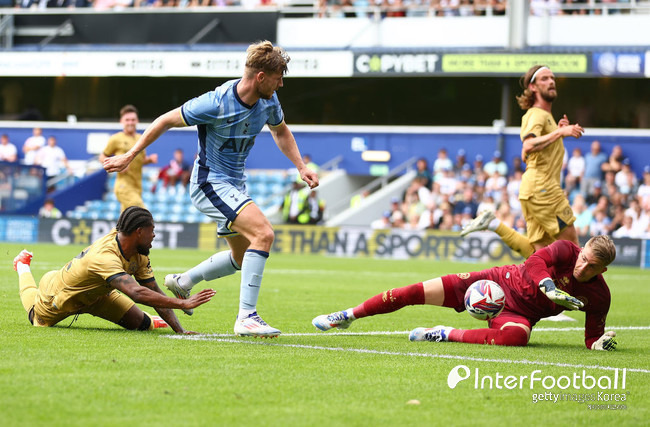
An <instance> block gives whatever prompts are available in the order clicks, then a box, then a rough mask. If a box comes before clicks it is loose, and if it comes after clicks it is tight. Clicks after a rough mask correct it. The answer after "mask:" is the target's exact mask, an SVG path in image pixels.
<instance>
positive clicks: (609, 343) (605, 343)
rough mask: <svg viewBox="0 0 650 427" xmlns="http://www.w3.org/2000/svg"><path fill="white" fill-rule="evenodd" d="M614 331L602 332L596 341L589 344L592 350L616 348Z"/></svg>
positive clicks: (611, 349) (616, 342)
mask: <svg viewBox="0 0 650 427" xmlns="http://www.w3.org/2000/svg"><path fill="white" fill-rule="evenodd" d="M617 344H618V341H616V332H614V331H607V332H605V333H604V334H603V336H602V337H600V338H598V341H596V342H595V343H593V344H592V345H591V349H592V350H604V351H613V350H616V345H617Z"/></svg>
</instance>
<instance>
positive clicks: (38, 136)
mask: <svg viewBox="0 0 650 427" xmlns="http://www.w3.org/2000/svg"><path fill="white" fill-rule="evenodd" d="M44 146H45V137H44V136H43V129H41V128H34V129H32V136H30V137H29V138H27V139H26V140H25V143H24V144H23V154H24V155H25V158H24V160H23V163H24V164H26V165H33V164H34V163H35V162H36V154H37V153H38V150H40V149H41V148H42V147H44Z"/></svg>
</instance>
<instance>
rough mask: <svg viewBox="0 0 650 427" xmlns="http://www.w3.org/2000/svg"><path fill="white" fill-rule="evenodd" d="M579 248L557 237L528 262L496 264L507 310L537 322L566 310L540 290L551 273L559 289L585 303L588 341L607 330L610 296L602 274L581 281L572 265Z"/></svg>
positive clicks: (586, 340)
mask: <svg viewBox="0 0 650 427" xmlns="http://www.w3.org/2000/svg"><path fill="white" fill-rule="evenodd" d="M579 253H580V248H579V247H577V246H576V245H575V244H573V243H572V242H569V241H566V240H558V241H556V242H554V243H553V244H551V245H550V246H547V247H546V248H543V249H540V250H538V251H537V252H535V253H534V254H533V255H531V257H530V258H528V259H527V260H526V262H525V263H523V264H519V265H508V266H503V267H495V268H494V269H492V270H494V273H496V277H495V279H496V280H495V281H496V282H497V283H499V284H501V285H502V288H503V291H504V293H505V294H506V307H505V310H507V311H510V312H513V313H518V314H521V315H522V316H524V317H526V318H528V319H529V320H530V321H531V325H534V324H535V323H537V321H539V319H541V318H543V317H548V316H554V315H556V314H559V313H561V312H562V311H563V310H565V308H564V307H562V306H561V305H557V304H555V303H554V302H552V301H551V300H550V299H548V298H547V297H546V295H544V294H543V293H542V292H541V291H540V290H539V283H540V282H541V281H542V279H545V278H547V277H550V278H551V279H553V283H554V284H555V286H556V287H557V288H558V289H561V290H563V291H565V292H567V293H568V294H570V295H572V296H574V297H576V298H578V299H579V300H580V301H582V302H583V303H584V307H583V308H581V309H580V310H581V311H584V312H585V314H586V319H585V344H586V346H587V347H588V348H591V344H592V343H593V342H594V341H596V340H597V339H598V338H600V336H601V335H602V334H603V333H604V332H605V319H606V318H607V312H608V311H609V304H610V300H611V296H610V293H609V288H608V287H607V283H605V279H604V278H603V276H602V275H600V274H599V275H598V276H596V277H594V278H593V279H591V280H589V281H588V282H582V283H581V282H578V281H577V280H576V279H575V278H574V277H573V269H574V267H575V264H576V260H577V259H578V254H579Z"/></svg>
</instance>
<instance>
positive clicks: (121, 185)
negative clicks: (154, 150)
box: [99, 105, 158, 212]
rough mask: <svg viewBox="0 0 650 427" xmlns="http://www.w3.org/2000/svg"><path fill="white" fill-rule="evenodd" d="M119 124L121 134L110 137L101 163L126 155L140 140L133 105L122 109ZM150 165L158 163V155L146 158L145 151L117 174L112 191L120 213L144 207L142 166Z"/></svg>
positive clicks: (100, 158) (136, 116) (135, 110)
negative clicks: (132, 208) (135, 207)
mask: <svg viewBox="0 0 650 427" xmlns="http://www.w3.org/2000/svg"><path fill="white" fill-rule="evenodd" d="M120 123H121V124H122V128H123V130H122V132H118V133H116V134H114V135H112V136H111V137H110V139H109V140H108V142H107V143H106V148H104V152H103V153H102V154H100V155H99V161H100V162H102V163H103V162H104V160H105V159H107V158H108V157H110V156H115V155H120V154H124V153H126V152H127V151H129V150H130V149H131V148H132V147H133V146H134V145H135V143H136V142H138V139H140V136H141V135H140V134H139V133H137V132H136V129H135V127H136V125H137V124H138V110H137V109H136V108H135V107H134V106H133V105H125V106H124V107H122V109H121V110H120ZM150 163H158V155H157V154H152V155H150V156H147V154H146V153H145V151H142V152H141V153H139V154H138V155H137V156H136V157H135V158H134V159H133V160H132V161H131V164H130V165H129V167H128V168H127V169H125V170H123V171H121V172H118V174H117V178H116V179H115V190H114V191H115V196H116V197H117V200H118V201H119V202H120V204H121V208H120V211H122V212H123V211H124V209H126V208H128V207H129V206H138V207H141V208H144V207H145V206H144V202H143V201H142V166H144V165H148V164H150Z"/></svg>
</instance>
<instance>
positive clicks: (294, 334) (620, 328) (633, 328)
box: [170, 326, 650, 338]
mask: <svg viewBox="0 0 650 427" xmlns="http://www.w3.org/2000/svg"><path fill="white" fill-rule="evenodd" d="M606 329H612V330H617V331H626V330H627V331H647V330H650V326H610V327H607V328H606ZM584 330H585V328H533V332H576V331H584ZM409 333H410V331H367V332H340V331H332V332H330V333H325V332H289V333H283V334H282V336H283V337H319V336H320V337H323V336H337V335H345V336H366V335H368V336H372V335H408V334H409ZM199 336H202V337H214V338H228V337H232V336H233V335H232V334H200V335H199ZM170 338H177V337H176V336H170Z"/></svg>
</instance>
